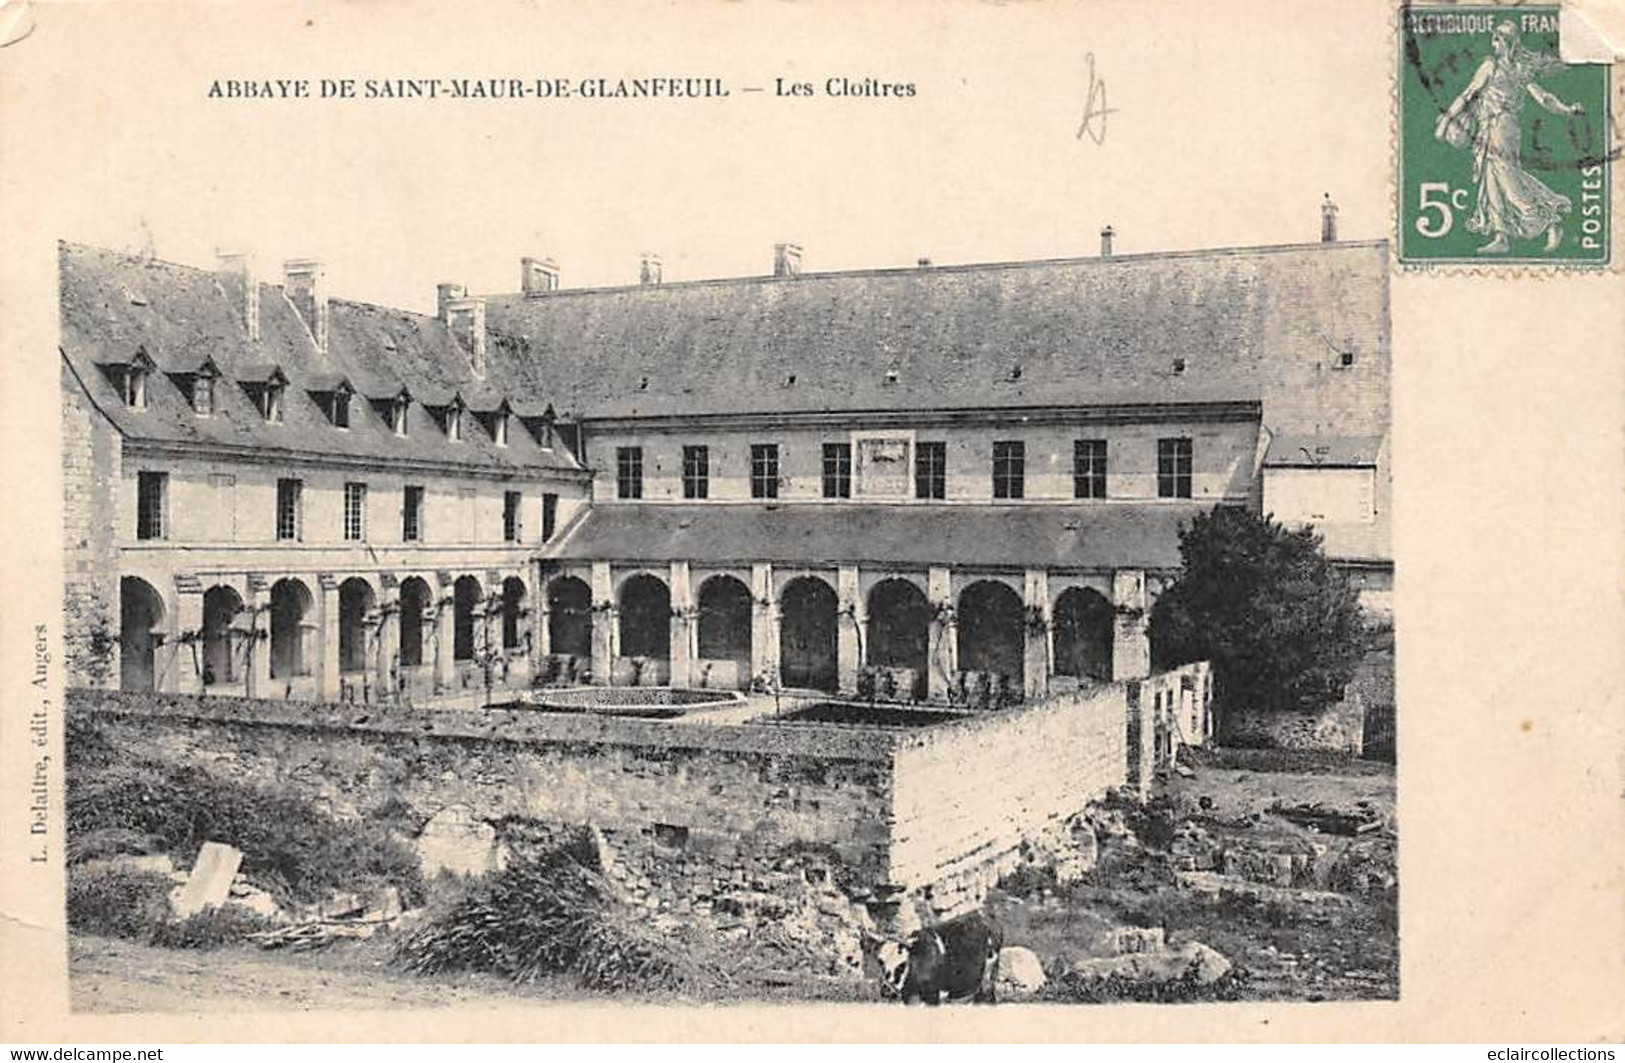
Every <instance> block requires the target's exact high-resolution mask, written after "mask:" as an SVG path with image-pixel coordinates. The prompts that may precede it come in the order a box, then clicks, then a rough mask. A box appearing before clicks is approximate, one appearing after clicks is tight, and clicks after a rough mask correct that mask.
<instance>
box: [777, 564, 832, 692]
mask: <svg viewBox="0 0 1625 1063" xmlns="http://www.w3.org/2000/svg"><path fill="white" fill-rule="evenodd" d="M839 610H840V601H839V599H838V598H837V596H836V594H835V588H833V587H831V586H830V585H829V582H828V581H827V580H823V579H820V578H818V577H817V576H797V577H796V578H795V579H793V580H791V581H790V582H788V583H786V584H785V585H784V590H783V591H782V592H781V593H780V594H779V617H780V619H779V673H780V680H781V682H782V683H783V684H784V685H785V686H787V687H806V688H808V689H811V690H824V691H828V692H829V693H832V694H833V693H834V692H835V691H836V690H837V689H839V687H840V649H839V644H840V631H839V626H838V613H839Z"/></svg>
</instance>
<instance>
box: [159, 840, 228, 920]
mask: <svg viewBox="0 0 1625 1063" xmlns="http://www.w3.org/2000/svg"><path fill="white" fill-rule="evenodd" d="M242 862H243V854H242V851H241V850H238V849H233V848H232V847H231V846H229V845H222V844H221V843H220V842H204V843H203V848H201V849H199V850H198V854H197V862H196V863H194V864H193V865H192V873H191V874H190V875H188V876H187V877H186V885H184V886H182V887H181V889H180V891H179V893H178V895H174V901H173V905H174V909H175V914H176V915H177V916H179V917H181V918H182V919H185V918H186V917H187V916H191V915H196V914H197V913H198V912H201V911H203V909H205V908H216V907H219V906H220V905H221V904H224V903H225V900H226V898H227V897H228V896H229V895H230V894H231V882H232V879H234V878H235V877H236V876H237V868H238V867H239V866H241V864H242Z"/></svg>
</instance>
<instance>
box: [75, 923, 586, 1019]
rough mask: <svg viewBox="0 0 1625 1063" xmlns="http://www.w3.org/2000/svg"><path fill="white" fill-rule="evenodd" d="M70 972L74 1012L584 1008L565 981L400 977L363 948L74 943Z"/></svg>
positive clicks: (376, 951)
mask: <svg viewBox="0 0 1625 1063" xmlns="http://www.w3.org/2000/svg"><path fill="white" fill-rule="evenodd" d="M68 964H69V972H70V976H71V977H70V983H71V987H72V994H73V1008H74V1010H75V1011H102V1012H117V1011H281V1010H304V1009H310V1008H323V1009H328V1008H341V1009H359V1008H436V1007H448V1008H456V1007H485V1008H490V1007H501V1006H508V1007H511V1006H513V1005H514V1004H518V1003H524V1002H525V1001H529V1000H536V1001H543V1000H560V999H583V998H584V994H582V993H581V991H580V990H578V989H576V988H575V986H574V985H572V984H571V983H570V982H569V981H568V980H563V979H561V980H559V981H558V982H556V983H542V984H539V985H535V986H523V987H520V986H512V985H509V984H508V983H506V982H503V981H500V980H498V979H494V978H490V977H487V976H483V975H464V976H455V977H453V976H443V977H435V978H423V977H419V976H416V975H410V974H403V973H401V972H399V971H395V970H392V969H390V968H389V967H388V966H387V965H386V963H385V952H384V950H383V949H381V948H378V947H369V946H360V947H335V948H334V949H332V950H330V951H328V952H325V953H295V954H286V953H276V952H264V951H261V950H259V949H246V948H242V949H239V948H232V949H219V950H215V951H211V952H196V951H186V950H178V949H163V948H155V947H152V946H149V945H138V944H135V943H133V942H129V941H118V940H114V939H111V938H98V937H85V936H78V935H75V936H72V937H70V939H69V951H68Z"/></svg>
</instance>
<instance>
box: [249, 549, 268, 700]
mask: <svg viewBox="0 0 1625 1063" xmlns="http://www.w3.org/2000/svg"><path fill="white" fill-rule="evenodd" d="M248 609H249V613H248V664H247V671H248V679H247V686H246V693H247V694H248V696H249V697H251V698H268V697H270V696H271V689H272V688H271V595H270V592H269V591H267V590H266V587H265V577H264V576H261V575H258V574H256V573H250V574H249V576H248Z"/></svg>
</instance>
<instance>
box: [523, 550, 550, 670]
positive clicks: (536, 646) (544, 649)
mask: <svg viewBox="0 0 1625 1063" xmlns="http://www.w3.org/2000/svg"><path fill="white" fill-rule="evenodd" d="M528 582H529V583H530V587H531V591H530V674H531V675H536V674H537V667H538V665H539V663H540V662H541V660H542V658H543V657H546V656H547V655H548V654H549V653H552V652H553V650H552V648H551V646H550V643H551V642H552V628H551V626H550V625H549V623H548V615H547V570H546V569H545V568H543V567H542V563H541V562H540V561H537V562H534V563H532V564H531V566H530V580H529V581H528Z"/></svg>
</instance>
